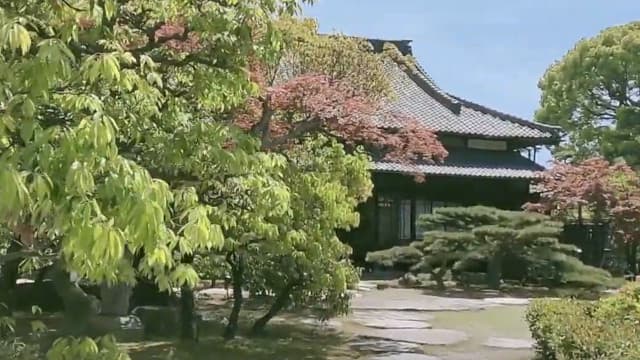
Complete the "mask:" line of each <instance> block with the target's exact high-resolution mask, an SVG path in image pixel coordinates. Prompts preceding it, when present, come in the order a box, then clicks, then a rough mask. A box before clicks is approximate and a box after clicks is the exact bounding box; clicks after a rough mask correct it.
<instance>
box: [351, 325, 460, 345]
mask: <svg viewBox="0 0 640 360" xmlns="http://www.w3.org/2000/svg"><path fill="white" fill-rule="evenodd" d="M362 335H364V336H368V337H374V338H378V339H384V340H393V341H403V342H410V343H414V344H420V345H453V344H457V343H460V342H463V341H465V340H468V339H469V336H468V335H467V334H465V333H464V332H462V331H457V330H448V329H386V330H369V331H364V332H363V333H362Z"/></svg>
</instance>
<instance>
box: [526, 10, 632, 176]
mask: <svg viewBox="0 0 640 360" xmlns="http://www.w3.org/2000/svg"><path fill="white" fill-rule="evenodd" d="M639 52H640V22H632V23H629V24H626V25H621V26H615V27H611V28H607V29H605V30H603V31H602V32H601V33H600V34H598V35H597V36H595V37H593V38H589V39H584V40H581V41H580V42H578V43H577V44H576V46H575V47H574V48H573V49H572V50H571V51H569V52H568V53H567V54H566V55H565V56H564V57H563V58H562V59H561V60H560V61H558V62H557V63H555V64H553V65H552V66H551V67H550V68H549V69H548V70H547V72H546V73H545V75H544V77H543V78H542V80H541V81H540V83H539V87H540V89H541V90H542V99H541V107H540V109H539V110H538V112H537V113H536V120H537V121H541V122H544V123H549V124H555V125H560V126H562V128H563V129H564V130H565V131H566V132H567V134H568V138H567V141H566V142H565V143H564V144H562V145H561V146H560V147H558V148H557V149H555V155H556V157H559V158H570V159H576V160H585V159H587V158H590V157H593V156H597V155H604V156H605V157H606V158H607V159H609V160H613V159H616V158H622V159H624V160H626V161H627V163H629V164H630V165H633V166H637V165H639V164H640V157H639V156H640V155H639V154H640V142H639V141H638V136H640V128H639V127H638V126H639V125H638V124H640V57H638V53H639Z"/></svg>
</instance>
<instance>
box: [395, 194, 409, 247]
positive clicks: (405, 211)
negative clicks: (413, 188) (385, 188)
mask: <svg viewBox="0 0 640 360" xmlns="http://www.w3.org/2000/svg"><path fill="white" fill-rule="evenodd" d="M398 231H399V234H398V236H399V237H400V239H402V240H407V239H411V200H400V221H399V222H398Z"/></svg>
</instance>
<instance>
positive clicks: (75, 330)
mask: <svg viewBox="0 0 640 360" xmlns="http://www.w3.org/2000/svg"><path fill="white" fill-rule="evenodd" d="M51 271H52V280H53V284H54V287H55V289H56V292H57V293H58V294H59V295H60V297H61V298H62V302H63V304H64V325H63V333H65V335H71V336H84V335H88V334H89V331H90V330H91V329H90V320H91V319H92V318H93V317H95V316H96V315H97V314H98V313H99V312H100V303H99V301H98V300H97V299H96V298H95V297H94V296H91V295H87V294H86V293H85V292H84V291H83V290H82V289H81V288H80V287H78V286H76V285H75V284H73V283H72V282H71V281H70V279H69V274H68V273H67V272H66V271H65V270H64V268H63V267H62V266H61V264H56V265H54V266H53V267H52V269H51Z"/></svg>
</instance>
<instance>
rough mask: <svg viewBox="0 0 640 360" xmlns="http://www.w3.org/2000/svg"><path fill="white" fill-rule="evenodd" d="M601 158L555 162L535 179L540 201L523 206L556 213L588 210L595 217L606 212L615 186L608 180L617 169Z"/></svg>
mask: <svg viewBox="0 0 640 360" xmlns="http://www.w3.org/2000/svg"><path fill="white" fill-rule="evenodd" d="M621 170H624V169H623V168H622V167H621V166H619V165H611V164H609V162H608V161H606V160H604V159H601V158H593V159H589V160H586V161H584V162H582V163H580V164H577V165H573V164H564V163H559V162H557V163H555V164H554V166H553V167H552V168H551V169H549V170H547V171H544V172H542V173H540V175H539V177H538V179H537V180H536V182H537V183H538V184H539V185H541V186H542V188H543V190H542V193H541V195H540V202H539V203H537V204H526V205H525V208H527V209H528V210H531V211H539V212H557V213H559V214H562V215H566V214H568V213H570V212H571V211H575V210H576V209H578V208H583V209H588V210H591V211H592V212H593V213H594V214H595V215H596V216H598V215H605V214H607V213H608V210H609V209H611V208H613V206H614V203H615V189H614V187H613V186H612V181H611V179H612V178H613V177H614V175H615V174H617V173H618V172H619V171H621Z"/></svg>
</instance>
